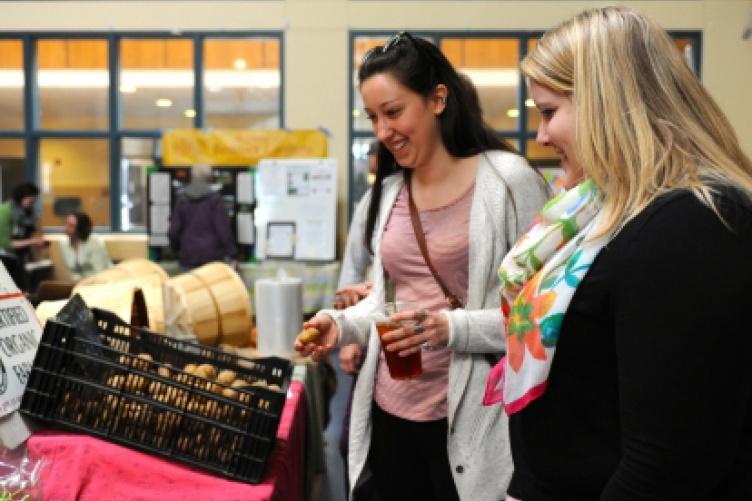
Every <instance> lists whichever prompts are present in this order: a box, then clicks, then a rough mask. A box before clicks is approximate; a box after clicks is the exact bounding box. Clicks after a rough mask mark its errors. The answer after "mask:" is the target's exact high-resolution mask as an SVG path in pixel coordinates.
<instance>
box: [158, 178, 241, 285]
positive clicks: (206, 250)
mask: <svg viewBox="0 0 752 501" xmlns="http://www.w3.org/2000/svg"><path fill="white" fill-rule="evenodd" d="M211 176H212V171H211V168H210V167H209V166H207V165H196V166H194V167H193V168H192V169H191V182H190V183H189V184H188V186H186V188H185V193H184V194H183V196H181V197H180V198H178V200H177V202H176V203H175V209H174V210H173V212H172V216H171V218H170V247H172V249H173V250H174V251H175V252H177V253H178V255H179V261H180V269H181V270H182V271H184V272H186V271H190V270H192V269H193V268H198V267H199V266H202V265H204V264H206V263H211V262H213V261H229V262H230V264H231V266H232V267H233V268H237V259H236V256H237V247H236V246H235V239H234V237H233V235H232V230H231V228H230V220H229V218H228V217H227V211H225V208H224V204H223V203H222V197H221V196H220V195H219V193H217V192H215V191H214V190H213V189H212V187H211V185H210V184H209V183H210V181H211Z"/></svg>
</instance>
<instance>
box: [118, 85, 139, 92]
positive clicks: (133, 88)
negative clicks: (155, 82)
mask: <svg viewBox="0 0 752 501" xmlns="http://www.w3.org/2000/svg"><path fill="white" fill-rule="evenodd" d="M120 92H122V93H123V94H133V93H134V92H136V86H135V85H121V86H120Z"/></svg>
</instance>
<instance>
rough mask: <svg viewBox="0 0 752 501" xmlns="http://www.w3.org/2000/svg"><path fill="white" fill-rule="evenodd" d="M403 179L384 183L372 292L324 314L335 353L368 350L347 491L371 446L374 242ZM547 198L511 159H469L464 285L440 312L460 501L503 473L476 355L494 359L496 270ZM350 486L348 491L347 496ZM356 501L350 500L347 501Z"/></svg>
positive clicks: (497, 432) (500, 487)
mask: <svg viewBox="0 0 752 501" xmlns="http://www.w3.org/2000/svg"><path fill="white" fill-rule="evenodd" d="M402 180H403V178H402V175H393V176H390V177H389V178H387V179H386V180H384V187H383V188H384V189H383V192H382V195H381V205H380V207H379V215H380V216H379V221H378V225H377V228H376V231H375V239H374V242H375V245H374V252H375V256H374V265H373V268H372V270H371V279H372V281H373V290H372V291H371V294H370V295H369V296H368V297H367V298H366V299H364V300H363V301H361V302H360V303H358V304H357V305H355V306H353V307H351V308H348V309H346V310H342V311H336V310H325V313H327V314H328V315H330V316H331V317H332V318H333V319H334V320H335V321H336V322H337V326H338V328H339V333H340V334H339V336H340V337H339V341H338V345H339V346H343V345H346V344H350V343H354V342H357V343H359V344H360V345H367V346H368V351H369V353H370V354H371V355H369V356H367V357H366V360H365V363H364V365H363V367H362V368H361V370H360V376H359V377H358V381H357V386H356V388H355V394H354V397H353V403H352V414H351V417H350V452H349V473H350V479H351V483H352V482H353V481H354V480H357V479H361V477H362V476H364V475H368V474H370V473H369V471H368V468H367V465H366V458H367V457H368V449H369V446H370V440H371V405H372V400H373V387H374V380H375V376H376V369H377V366H378V364H377V362H378V357H377V356H375V355H373V354H376V353H378V350H379V349H380V343H379V338H378V336H377V335H376V332H375V329H373V330H372V323H371V320H370V315H371V313H372V312H374V311H376V310H377V308H378V307H379V306H380V304H381V303H383V298H384V280H383V266H382V264H381V252H380V243H381V236H382V233H383V231H384V224H385V222H386V220H387V219H388V216H389V214H390V212H391V208H392V206H393V205H394V201H395V199H396V197H397V194H398V193H399V190H400V188H401V187H402V184H403V181H402ZM548 198H549V189H548V186H547V185H546V183H545V181H544V180H543V179H542V178H541V177H540V176H539V175H538V174H536V173H535V172H534V171H533V169H531V168H530V167H529V165H528V164H527V162H526V161H525V160H524V159H523V158H521V157H520V156H518V155H515V154H512V153H507V152H501V151H489V152H486V153H485V154H481V155H479V157H478V172H477V175H476V181H475V192H474V194H473V201H472V208H471V215H470V229H469V247H470V248H469V263H470V270H469V272H470V273H469V280H468V296H467V305H466V306H465V308H464V309H457V310H446V311H444V312H443V313H444V314H445V315H446V316H447V318H448V319H449V326H450V338H449V343H448V344H447V347H448V348H449V349H451V350H452V358H451V363H450V366H449V387H448V392H447V402H448V422H449V436H448V453H449V462H450V464H451V467H452V473H453V475H454V481H455V484H456V485H457V490H458V492H459V494H460V499H468V500H473V501H484V500H489V501H496V500H499V499H503V498H504V496H505V493H506V488H507V485H508V484H509V480H510V478H511V475H512V459H511V455H510V451H509V438H508V432H507V418H506V415H505V414H504V412H503V410H502V407H501V406H500V405H496V406H493V407H484V406H483V404H482V400H483V393H484V391H485V387H486V378H487V376H488V372H489V370H490V368H491V367H490V366H489V363H488V362H487V361H486V359H485V358H484V356H483V354H484V353H488V352H496V353H499V354H501V353H503V352H504V350H505V343H504V338H503V337H502V335H501V333H500V331H499V323H500V321H501V311H500V297H499V277H498V269H499V265H500V264H501V260H502V258H503V257H504V255H505V254H506V253H507V251H508V250H509V248H510V247H511V246H512V245H513V244H514V243H515V242H516V241H517V239H518V238H519V237H520V236H521V235H522V234H523V233H524V231H525V230H527V228H528V226H529V225H530V224H531V223H532V221H533V219H534V218H535V216H536V215H537V214H538V212H539V211H540V209H541V208H542V207H543V204H544V203H545V202H546V201H547V200H548ZM352 487H353V486H352V485H351V486H350V490H351V492H352ZM355 501H357V500H355Z"/></svg>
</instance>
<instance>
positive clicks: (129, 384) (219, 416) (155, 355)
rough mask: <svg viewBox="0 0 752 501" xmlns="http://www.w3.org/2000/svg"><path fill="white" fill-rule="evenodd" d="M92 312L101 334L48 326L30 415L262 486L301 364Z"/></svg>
mask: <svg viewBox="0 0 752 501" xmlns="http://www.w3.org/2000/svg"><path fill="white" fill-rule="evenodd" d="M74 299H75V298H74ZM72 301H73V300H72ZM86 314H88V315H89V318H90V322H94V324H90V325H95V326H96V328H89V329H86V328H82V324H81V322H77V323H78V325H77V327H73V326H72V325H70V324H66V323H63V322H61V321H56V320H49V321H48V322H47V324H46V326H45V329H44V333H43V334H42V340H41V342H40V343H39V349H38V351H37V355H36V358H35V360H34V365H33V368H32V372H31V375H30V378H29V383H28V385H27V388H26V393H25V394H24V397H23V401H22V402H21V412H23V413H24V414H26V415H27V416H30V417H33V418H36V419H39V420H42V421H44V422H47V423H50V424H53V425H57V426H60V427H64V428H67V429H70V430H74V431H78V432H84V433H87V434H90V435H93V436H96V437H100V438H103V439H105V440H109V441H111V442H114V443H118V444H122V445H126V446H129V447H132V448H134V449H138V450H141V451H144V452H147V453H152V454H155V455H158V456H161V457H164V458H167V459H170V460H174V461H178V462H181V463H185V464H188V465H191V466H194V467H197V468H201V469H204V470H207V471H210V472H213V473H216V474H219V475H222V476H225V477H228V478H232V479H235V480H241V481H246V482H250V483H257V482H259V481H260V480H261V476H262V475H263V471H264V467H265V465H266V462H267V459H268V458H269V455H270V453H271V450H272V448H273V446H274V442H275V439H276V435H277V428H278V426H279V422H280V418H281V415H282V409H283V407H284V405H285V400H286V395H287V389H288V387H289V385H290V381H291V377H292V369H293V363H292V362H291V361H289V360H286V359H282V358H277V357H268V358H259V359H249V358H245V357H241V356H238V355H233V354H230V353H226V352H224V351H222V350H219V349H216V348H210V347H207V346H202V345H198V344H194V343H190V342H187V341H182V340H178V339H174V338H170V337H168V336H164V335H161V334H155V333H153V332H150V331H147V330H145V329H140V328H136V327H133V326H130V325H128V324H126V323H124V322H123V321H122V320H120V319H119V318H118V317H117V316H116V315H114V314H112V313H110V312H107V311H104V310H99V309H92V310H91V312H89V311H88V309H87V311H86ZM78 316H79V317H80V316H81V314H80V313H79V314H78Z"/></svg>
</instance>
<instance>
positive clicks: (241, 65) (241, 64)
mask: <svg viewBox="0 0 752 501" xmlns="http://www.w3.org/2000/svg"><path fill="white" fill-rule="evenodd" d="M233 66H235V69H236V70H244V69H245V59H236V60H235V64H234V65H233Z"/></svg>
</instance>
